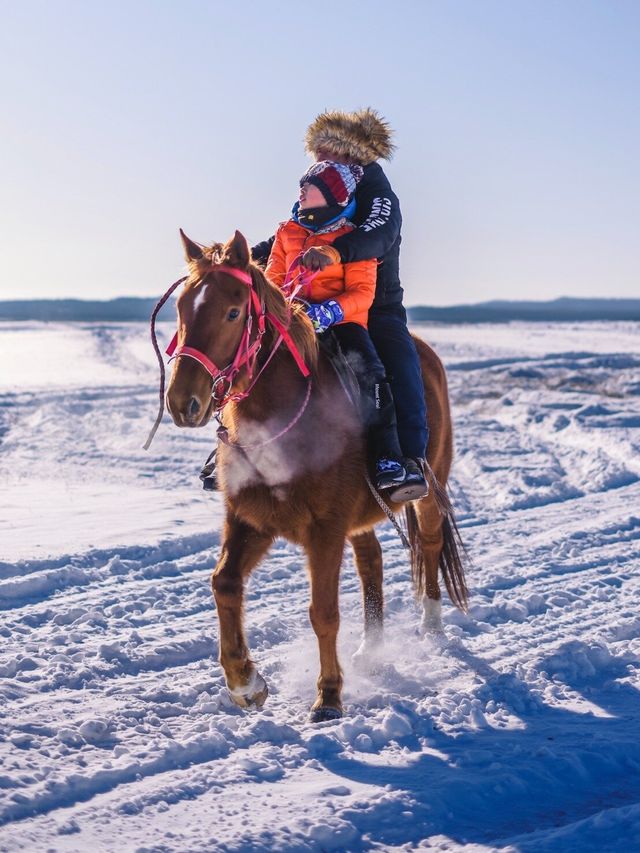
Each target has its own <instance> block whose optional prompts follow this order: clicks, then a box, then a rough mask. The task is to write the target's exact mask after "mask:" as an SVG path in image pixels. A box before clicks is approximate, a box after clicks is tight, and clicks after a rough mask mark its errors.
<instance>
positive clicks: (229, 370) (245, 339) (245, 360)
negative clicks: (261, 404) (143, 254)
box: [144, 264, 311, 450]
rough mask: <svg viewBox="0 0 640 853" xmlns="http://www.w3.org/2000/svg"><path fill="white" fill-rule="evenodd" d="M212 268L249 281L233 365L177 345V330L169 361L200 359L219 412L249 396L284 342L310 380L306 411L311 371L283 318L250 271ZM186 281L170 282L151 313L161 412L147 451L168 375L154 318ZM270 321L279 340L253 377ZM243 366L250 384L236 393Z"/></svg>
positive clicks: (148, 440)
mask: <svg viewBox="0 0 640 853" xmlns="http://www.w3.org/2000/svg"><path fill="white" fill-rule="evenodd" d="M211 271H212V272H214V271H215V272H223V273H226V274H227V275H232V276H233V277H234V278H237V279H238V280H239V281H241V282H242V283H243V284H246V285H247V287H248V288H249V293H248V299H247V319H246V322H245V327H244V330H243V333H242V337H241V339H240V342H239V344H238V348H237V350H236V354H235V356H234V357H233V359H232V361H231V363H230V364H228V365H227V366H226V367H223V368H220V367H218V366H217V365H216V364H215V363H214V362H213V361H212V360H211V359H210V358H209V357H208V356H207V355H206V354H205V353H203V352H201V350H199V349H196V348H195V347H190V346H181V347H179V346H177V341H178V333H177V332H176V334H175V335H174V336H173V339H172V340H171V343H170V344H169V346H168V347H167V349H166V353H167V355H168V356H169V357H170V358H169V361H171V360H172V359H174V358H180V357H186V358H192V359H194V360H195V361H197V362H198V363H199V364H200V365H201V366H202V367H203V368H204V369H205V370H206V371H207V373H208V374H209V375H210V376H211V378H212V380H213V386H212V388H211V396H212V397H213V398H214V399H215V401H216V404H217V409H218V411H220V409H222V408H223V407H224V406H226V405H227V403H230V402H232V401H233V402H237V401H239V400H243V399H244V398H245V397H247V396H248V394H249V392H250V391H251V389H252V388H253V386H254V385H255V384H256V382H257V380H258V378H259V377H260V375H261V374H262V372H263V370H264V369H265V368H266V367H267V365H268V364H269V362H270V361H271V359H272V358H273V356H274V355H275V353H276V351H277V349H278V347H279V346H280V344H282V342H283V341H284V343H285V344H286V346H287V349H288V350H289V352H290V353H291V355H292V357H293V359H294V361H295V363H296V365H297V367H298V369H299V371H300V373H301V374H302V375H303V376H304V378H305V379H306V380H307V385H308V387H307V395H306V398H305V403H304V406H303V410H304V408H305V407H306V403H307V402H308V400H309V394H310V390H311V384H310V383H311V371H310V370H309V368H308V367H307V365H306V364H305V362H304V359H303V358H302V355H301V354H300V351H299V350H298V348H297V346H296V345H295V342H294V340H293V338H292V337H291V335H290V334H289V330H288V329H287V327H286V326H284V325H283V324H282V323H281V322H280V320H279V319H278V318H277V317H275V316H274V315H273V314H272V313H271V312H268V311H267V310H266V308H265V306H264V305H263V304H262V303H261V301H260V299H259V297H258V294H257V293H256V291H255V288H254V286H253V279H252V278H251V275H250V274H249V273H248V272H244V271H243V270H239V269H237V268H236V267H232V266H229V265H228V264H213V266H212V270H211ZM184 281H185V279H184V278H181V279H179V280H178V281H176V282H175V283H174V284H172V285H171V287H170V288H169V290H167V292H166V293H165V294H164V296H162V298H161V299H160V300H159V302H158V304H157V305H156V307H155V309H154V311H153V313H152V315H151V339H152V342H153V346H154V349H155V351H156V355H157V357H158V362H159V365H160V409H159V411H158V415H157V417H156V421H155V423H154V425H153V427H152V428H151V432H150V433H149V437H148V438H147V441H146V442H145V445H144V448H145V450H147V449H148V448H149V446H150V445H151V442H152V441H153V437H154V436H155V434H156V430H157V429H158V426H159V425H160V421H161V420H162V414H163V411H164V378H165V377H164V362H163V360H162V355H161V353H160V350H159V348H158V345H157V342H156V337H155V319H156V316H157V314H158V312H159V310H160V308H161V307H162V306H163V305H164V303H165V302H166V301H167V299H168V298H169V296H170V295H171V293H173V291H174V290H175V289H176V288H177V287H178V286H179V285H180V284H182V283H183V282H184ZM254 312H255V315H256V318H257V323H258V334H257V336H256V338H255V340H254V341H253V343H251V330H252V326H253V319H254V317H253V314H254ZM267 320H268V321H269V322H270V323H271V325H272V326H274V327H275V329H276V330H277V331H278V338H277V339H276V341H275V343H274V344H273V346H272V348H271V352H270V353H269V357H268V358H267V360H266V361H265V363H264V364H263V365H262V367H261V369H260V370H259V371H258V373H257V374H256V375H255V376H254V375H253V372H254V369H255V364H256V359H257V357H258V353H259V352H260V348H261V346H262V338H263V336H264V334H265V331H266V321H267ZM244 366H246V368H247V372H248V376H249V380H250V381H249V386H248V387H247V389H246V390H245V391H241V392H237V393H235V394H234V393H232V392H231V388H232V385H233V381H234V379H235V377H236V376H237V374H238V373H239V371H240V370H241V368H242V367H244ZM225 384H226V389H225V388H224V385H225ZM218 386H220V390H221V393H220V394H219V393H218ZM300 414H301V412H300V413H298V415H297V416H296V419H297V418H298V417H300ZM296 419H294V420H296ZM289 428H290V427H289ZM283 432H286V430H284V431H283ZM277 437H280V435H278V436H277Z"/></svg>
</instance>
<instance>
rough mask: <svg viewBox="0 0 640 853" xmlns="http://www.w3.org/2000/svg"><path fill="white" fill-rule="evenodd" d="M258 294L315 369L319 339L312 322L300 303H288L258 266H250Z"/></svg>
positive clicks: (305, 359) (307, 361)
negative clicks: (286, 328) (287, 330)
mask: <svg viewBox="0 0 640 853" xmlns="http://www.w3.org/2000/svg"><path fill="white" fill-rule="evenodd" d="M249 272H250V274H251V278H252V280H253V286H254V287H255V289H256V293H257V294H258V296H259V297H260V299H261V300H262V301H263V303H264V305H265V308H266V309H267V312H268V313H269V314H273V315H274V316H275V317H276V318H277V319H278V320H279V321H280V322H281V323H282V324H283V325H284V326H288V328H289V334H290V335H291V337H292V338H293V342H294V344H295V345H296V347H297V348H298V350H299V352H300V355H301V356H302V358H303V359H304V361H305V363H306V364H307V365H308V366H309V367H310V368H311V369H314V368H315V366H316V364H317V361H318V338H317V337H316V333H315V332H314V330H313V326H312V325H311V321H310V320H309V318H308V317H307V315H306V314H305V312H304V310H303V308H302V305H301V304H300V303H299V302H293V303H288V302H287V301H286V300H285V298H284V294H283V292H282V290H280V288H279V287H277V286H276V285H275V284H272V283H271V282H270V281H269V279H268V278H267V277H266V275H265V274H264V272H263V271H262V269H261V268H260V267H259V266H257V264H253V263H252V264H250V265H249Z"/></svg>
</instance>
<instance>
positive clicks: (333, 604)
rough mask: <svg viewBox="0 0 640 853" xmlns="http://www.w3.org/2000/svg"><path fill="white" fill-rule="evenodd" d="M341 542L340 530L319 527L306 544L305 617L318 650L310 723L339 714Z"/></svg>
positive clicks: (340, 713)
mask: <svg viewBox="0 0 640 853" xmlns="http://www.w3.org/2000/svg"><path fill="white" fill-rule="evenodd" d="M344 542H345V535H344V533H336V532H335V530H327V529H323V528H320V529H316V530H315V531H314V533H313V535H312V537H311V540H310V541H309V542H308V543H307V544H306V551H307V557H308V566H309V577H310V581H311V604H310V606H309V618H310V619H311V624H312V625H313V630H314V631H315V633H316V636H317V638H318V647H319V651H320V676H319V678H318V684H317V686H318V696H317V698H316V701H315V702H314V703H313V705H312V706H311V720H312V721H313V722H314V723H318V722H321V721H322V720H335V719H337V718H338V717H341V716H342V700H341V693H342V670H341V669H340V664H339V663H338V651H337V637H338V628H339V627H340V611H339V609H338V582H339V579H340V566H341V564H342V554H343V551H344Z"/></svg>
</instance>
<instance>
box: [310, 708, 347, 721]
mask: <svg viewBox="0 0 640 853" xmlns="http://www.w3.org/2000/svg"><path fill="white" fill-rule="evenodd" d="M341 717H342V711H341V710H340V709H339V708H330V707H329V706H328V705H320V707H319V708H312V709H311V713H310V714H309V719H310V720H311V722H312V723H326V722H327V720H339V719H340V718H341Z"/></svg>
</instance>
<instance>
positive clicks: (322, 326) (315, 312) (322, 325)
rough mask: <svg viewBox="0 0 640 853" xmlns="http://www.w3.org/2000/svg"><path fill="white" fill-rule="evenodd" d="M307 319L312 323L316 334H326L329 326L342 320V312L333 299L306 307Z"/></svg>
mask: <svg viewBox="0 0 640 853" xmlns="http://www.w3.org/2000/svg"><path fill="white" fill-rule="evenodd" d="M305 310H306V312H307V317H308V318H309V319H310V320H311V322H312V323H313V328H314V330H315V332H316V334H320V333H321V332H326V331H327V329H328V328H329V326H333V324H334V323H339V322H340V321H341V320H344V311H343V310H342V308H341V307H340V306H339V305H338V303H337V302H336V300H335V299H327V301H326V302H320V303H318V304H316V305H307V307H306V309H305Z"/></svg>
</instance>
